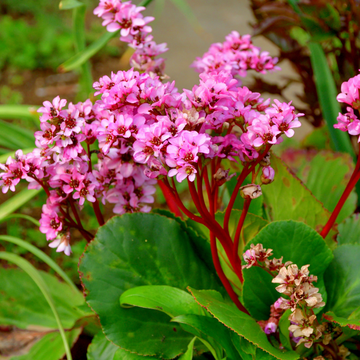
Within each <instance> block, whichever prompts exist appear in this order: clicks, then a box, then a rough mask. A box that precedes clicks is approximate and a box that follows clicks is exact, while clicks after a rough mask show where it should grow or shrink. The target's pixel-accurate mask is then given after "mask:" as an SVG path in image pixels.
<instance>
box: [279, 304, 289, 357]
mask: <svg viewBox="0 0 360 360" xmlns="http://www.w3.org/2000/svg"><path fill="white" fill-rule="evenodd" d="M290 314H291V310H290V309H288V310H286V311H285V312H284V313H283V314H282V316H281V318H280V320H279V333H280V342H281V344H282V345H283V346H284V347H285V349H286V350H292V346H291V342H290V333H289V326H290V320H289V316H290Z"/></svg>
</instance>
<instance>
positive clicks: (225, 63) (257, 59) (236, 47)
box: [192, 31, 280, 77]
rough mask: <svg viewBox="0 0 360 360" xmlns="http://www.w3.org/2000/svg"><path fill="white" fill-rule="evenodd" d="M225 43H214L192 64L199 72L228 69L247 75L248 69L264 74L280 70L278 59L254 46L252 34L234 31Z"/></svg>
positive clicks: (240, 74) (242, 75)
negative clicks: (240, 33)
mask: <svg viewBox="0 0 360 360" xmlns="http://www.w3.org/2000/svg"><path fill="white" fill-rule="evenodd" d="M225 39H226V40H225V41H224V42H223V43H216V44H212V45H211V46H210V48H209V51H208V52H206V53H205V54H204V55H203V57H201V58H197V59H196V60H195V61H194V62H193V64H192V66H193V67H194V68H195V69H196V71H198V72H199V73H203V72H206V73H208V72H211V71H213V70H218V71H219V70H226V71H228V72H231V74H232V75H234V76H235V75H239V76H241V77H244V76H246V73H247V71H248V70H250V69H251V70H255V71H257V72H260V73H262V74H265V73H266V72H267V71H272V70H280V68H279V67H278V66H275V64H276V63H277V61H278V59H277V58H272V57H271V56H270V55H269V53H268V52H266V51H263V52H261V50H260V48H258V47H256V46H254V44H253V43H252V41H251V36H250V35H242V36H241V35H239V33H238V32H237V31H232V32H231V33H230V34H229V35H228V36H226V37H225Z"/></svg>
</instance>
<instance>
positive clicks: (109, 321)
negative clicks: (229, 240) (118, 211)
mask: <svg viewBox="0 0 360 360" xmlns="http://www.w3.org/2000/svg"><path fill="white" fill-rule="evenodd" d="M139 224H141V226H139ZM79 270H80V272H81V274H82V275H81V279H82V282H83V285H84V287H85V289H86V292H87V298H86V300H87V302H88V304H89V305H90V306H91V308H92V309H93V310H94V311H95V312H96V313H97V314H98V315H99V318H100V322H101V325H102V327H103V330H104V333H105V335H106V336H107V338H108V339H109V340H111V341H112V342H114V343H115V344H116V345H119V346H120V347H121V348H124V349H126V350H129V351H131V352H135V353H138V354H140V355H150V356H157V357H164V358H173V357H175V356H177V355H179V354H180V353H183V352H185V350H186V348H187V346H188V343H189V342H190V340H191V339H192V337H190V336H189V335H188V334H186V333H185V332H184V331H183V330H182V329H181V327H180V326H178V325H176V324H171V323H170V322H169V321H170V318H169V317H168V316H167V315H166V314H163V313H161V312H158V311H153V310H147V309H141V308H132V309H123V308H121V307H120V305H119V298H120V296H121V294H122V293H123V292H124V291H125V290H128V289H131V288H133V287H136V286H142V285H170V286H175V287H178V288H179V289H185V288H186V287H187V286H189V285H191V286H196V287H198V288H201V289H204V288H205V289H208V288H210V289H221V288H222V287H221V285H220V284H219V281H218V280H217V278H215V276H214V275H213V274H211V273H209V270H208V268H207V267H206V265H205V264H203V262H202V261H201V260H200V259H199V258H198V257H197V255H196V253H195V251H194V249H193V248H192V245H191V242H190V240H189V237H188V235H187V234H186V232H185V231H184V230H183V229H182V228H181V226H180V225H179V224H178V222H177V221H176V220H173V219H169V218H166V217H164V216H160V215H156V214H124V215H122V216H121V217H113V218H112V219H110V220H109V221H108V222H107V223H106V224H105V225H104V226H102V227H101V228H100V229H99V231H98V233H97V235H96V237H95V239H94V240H93V241H92V242H91V243H90V244H89V246H88V247H87V249H86V251H85V253H84V256H83V258H82V260H81V263H80V269H79ZM193 284H196V285H193ZM104 294H106V297H104ZM145 320H146V321H145Z"/></svg>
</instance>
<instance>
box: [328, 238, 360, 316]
mask: <svg viewBox="0 0 360 360" xmlns="http://www.w3.org/2000/svg"><path fill="white" fill-rule="evenodd" d="M359 259H360V245H354V244H347V245H341V246H339V247H338V248H336V249H335V250H334V260H333V261H332V262H331V264H330V265H329V267H328V269H327V270H326V273H325V276H324V280H325V285H326V289H327V293H328V302H327V304H326V307H325V310H326V311H332V312H334V313H335V314H336V315H337V316H340V317H344V318H347V317H348V316H349V315H350V314H351V313H352V312H353V311H355V310H356V309H357V308H358V307H359V304H360V270H359Z"/></svg>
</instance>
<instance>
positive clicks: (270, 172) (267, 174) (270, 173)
mask: <svg viewBox="0 0 360 360" xmlns="http://www.w3.org/2000/svg"><path fill="white" fill-rule="evenodd" d="M274 176H275V171H274V169H273V168H272V167H271V166H265V167H263V168H262V174H261V177H260V180H261V182H262V183H263V184H265V185H266V184H270V183H272V182H273V181H274Z"/></svg>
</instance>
